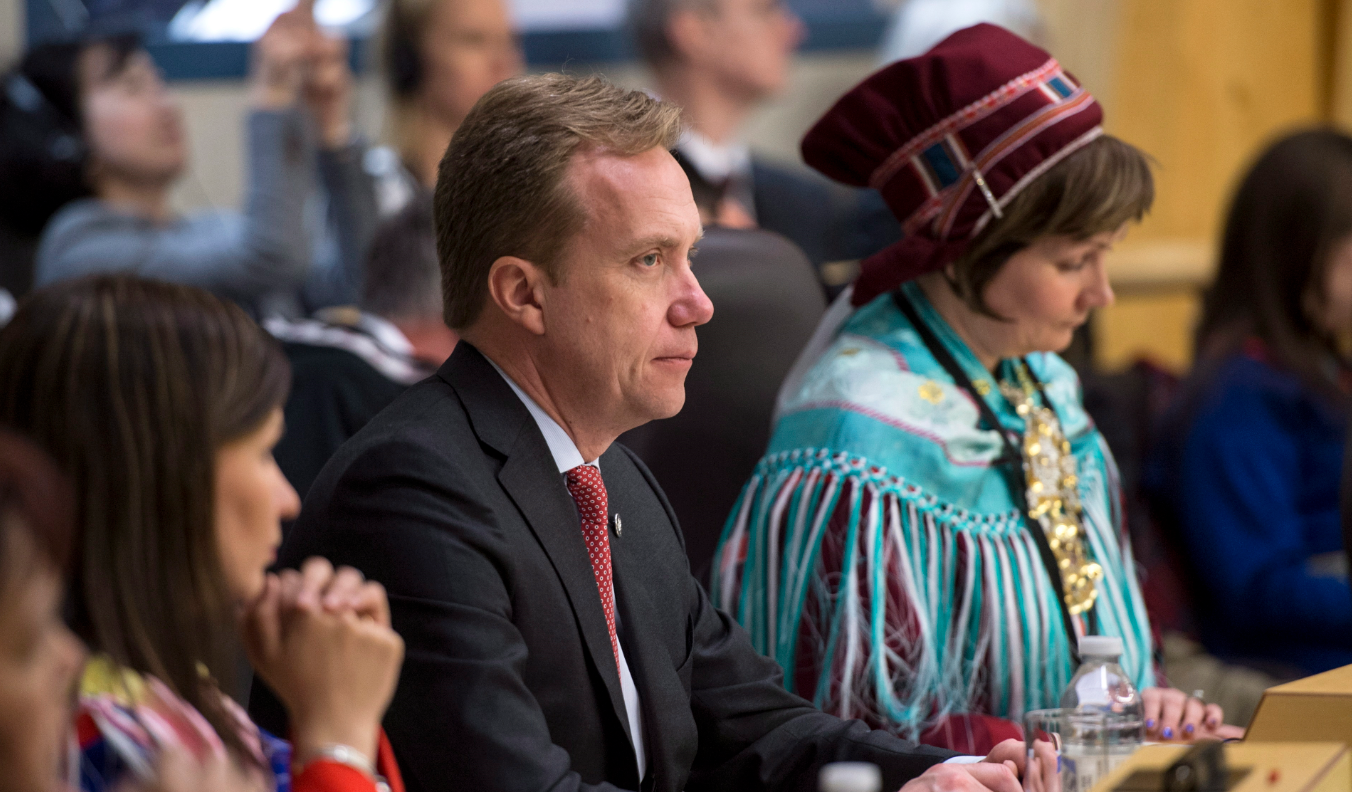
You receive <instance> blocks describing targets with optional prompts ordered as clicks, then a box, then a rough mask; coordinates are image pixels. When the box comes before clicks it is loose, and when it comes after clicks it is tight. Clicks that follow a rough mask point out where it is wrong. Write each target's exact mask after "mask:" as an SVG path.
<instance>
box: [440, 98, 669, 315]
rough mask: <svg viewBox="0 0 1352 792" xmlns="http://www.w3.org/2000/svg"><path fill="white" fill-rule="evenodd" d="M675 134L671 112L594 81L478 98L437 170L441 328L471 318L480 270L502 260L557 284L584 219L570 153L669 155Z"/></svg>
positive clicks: (479, 299) (480, 294) (483, 282)
mask: <svg viewBox="0 0 1352 792" xmlns="http://www.w3.org/2000/svg"><path fill="white" fill-rule="evenodd" d="M680 130H681V113H680V109H679V108H677V107H676V106H675V105H672V104H668V103H666V102H662V101H659V100H657V99H654V98H653V97H651V96H649V95H648V94H645V93H643V92H642V91H628V90H625V89H622V88H618V87H616V86H614V85H612V84H611V83H609V82H607V81H606V80H604V79H602V78H599V77H588V78H584V79H579V78H577V77H570V76H568V75H563V74H542V75H535V76H530V77H520V78H516V79H512V80H507V81H505V82H503V83H500V84H499V85H497V86H496V87H495V88H493V89H492V90H491V91H489V92H488V93H486V94H484V96H483V98H482V99H480V100H479V102H478V103H477V104H476V105H474V109H473V110H471V111H470V113H469V115H468V116H467V117H466V118H465V122H464V123H463V124H462V125H461V126H460V129H459V130H458V131H457V132H456V133H455V137H454V138H453V139H452V140H451V145H450V147H449V148H447V149H446V154H445V156H443V157H442V158H441V165H440V167H439V168H438V171H437V187H436V193H435V196H434V198H433V214H434V220H435V224H436V235H437V257H438V258H439V259H440V263H441V292H442V297H443V302H444V305H445V317H446V324H448V325H450V326H451V327H452V328H455V329H457V330H460V329H463V328H466V327H468V326H470V325H471V324H473V323H474V321H475V320H476V319H478V317H479V313H480V311H482V310H483V306H484V303H485V301H486V300H487V299H488V271H489V269H490V268H491V267H492V266H493V262H494V261H496V260H497V259H499V258H501V257H503V256H516V257H517V258H522V259H525V260H527V261H530V262H532V263H534V264H536V265H537V266H539V267H541V268H542V269H544V270H545V272H546V273H547V274H548V275H549V277H550V278H551V280H555V281H557V278H558V273H557V272H556V270H555V266H556V264H557V261H558V258H559V255H560V253H561V252H562V251H563V249H564V247H565V245H566V244H567V242H568V241H569V240H570V239H571V238H572V236H573V235H574V234H576V233H577V232H578V231H579V230H581V228H582V225H583V223H584V222H585V220H586V210H585V208H584V207H583V206H581V205H580V203H579V202H578V199H577V197H576V195H575V194H574V193H573V190H572V189H571V186H570V184H569V183H568V181H567V179H566V175H567V172H568V165H569V163H570V162H571V161H572V158H573V155H574V153H575V152H577V151H578V150H579V149H581V148H595V149H599V150H602V151H608V152H613V153H616V154H620V155H623V156H633V155H636V154H641V153H643V152H645V151H649V150H650V149H653V148H657V147H659V146H660V147H662V148H664V149H670V148H672V147H673V146H675V145H676V140H677V138H678V137H679V136H680Z"/></svg>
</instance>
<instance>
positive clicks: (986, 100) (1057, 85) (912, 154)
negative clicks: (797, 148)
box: [802, 24, 1103, 305]
mask: <svg viewBox="0 0 1352 792" xmlns="http://www.w3.org/2000/svg"><path fill="white" fill-rule="evenodd" d="M1102 122H1103V110H1102V108H1100V107H1099V104H1098V102H1096V101H1094V97H1092V96H1090V95H1089V92H1088V91H1085V90H1084V88H1082V87H1080V84H1079V83H1078V82H1076V81H1075V80H1074V79H1073V78H1072V77H1071V76H1070V75H1069V74H1067V73H1066V72H1065V71H1064V70H1063V69H1062V68H1061V65H1060V64H1059V63H1057V62H1056V60H1055V59H1054V58H1052V57H1051V55H1049V54H1047V53H1046V52H1044V51H1043V50H1041V49H1038V48H1037V47H1035V46H1033V45H1032V44H1029V43H1028V42H1027V41H1024V40H1023V39H1021V38H1019V37H1018V36H1016V35H1014V34H1013V33H1010V32H1009V31H1008V30H1005V29H1004V28H1000V27H996V26H995V25H987V24H981V25H976V26H973V27H969V28H965V29H963V30H959V31H958V32H956V33H954V34H953V35H951V36H949V37H948V38H946V39H944V40H943V41H941V42H939V43H938V44H936V45H935V46H934V48H933V49H931V50H930V51H929V52H926V53H925V54H924V55H921V56H919V57H917V58H910V59H908V60H903V61H898V62H897V63H894V64H892V65H890V66H888V67H886V68H884V69H882V70H881V71H879V72H877V73H875V74H873V75H872V76H871V77H869V78H868V79H866V80H864V81H863V82H862V83H860V84H859V85H857V86H855V87H854V89H853V90H851V91H850V92H849V93H847V94H845V95H844V96H843V97H841V98H840V101H838V102H836V104H835V106H834V107H832V108H831V109H830V110H829V111H827V113H826V115H825V116H823V117H822V118H821V120H819V121H818V122H817V123H816V124H815V125H814V126H813V127H812V129H811V130H809V131H808V133H807V135H806V136H805V137H804V138H803V144H802V150H803V159H804V160H805V161H806V162H807V164H809V165H811V166H812V167H813V168H816V169H817V170H819V171H821V172H822V173H824V174H826V175H827V176H830V177H831V178H832V179H835V180H836V181H840V182H844V183H845V184H852V185H854V186H856V187H873V188H874V189H876V190H878V191H879V192H880V193H882V196H883V200H884V201H886V202H887V205H888V207H890V208H891V210H892V213H893V214H895V215H896V216H897V219H898V220H900V221H901V228H902V231H903V233H904V234H905V237H904V238H903V239H902V240H901V241H900V242H897V243H896V244H894V245H892V246H890V247H887V248H884V249H883V250H881V251H879V252H878V253H875V254H874V255H872V256H869V257H868V258H866V259H864V261H863V263H862V265H861V270H860V274H859V278H858V279H857V280H856V281H855V284H854V297H853V300H852V301H853V302H854V304H855V305H863V304H864V303H866V302H868V301H869V300H872V299H873V298H874V297H877V296H878V295H879V294H882V293H884V292H887V291H890V290H892V289H894V288H896V287H897V286H898V285H900V284H902V283H905V282H906V281H908V280H911V279H913V278H915V277H918V276H920V275H923V274H925V273H927V272H934V271H936V270H939V269H942V268H943V267H945V266H946V265H948V264H949V263H951V262H953V261H954V260H956V259H957V258H958V257H959V256H961V255H962V253H963V251H964V250H966V249H967V245H968V244H970V243H971V241H972V238H973V237H975V236H976V235H977V234H978V233H979V232H980V231H981V229H982V228H984V227H985V225H986V223H987V222H989V221H990V219H991V217H992V216H994V217H997V218H998V217H1000V216H1001V210H1002V209H1003V207H1005V206H1006V205H1008V204H1009V202H1010V200H1012V199H1013V198H1014V196H1015V195H1017V194H1018V192H1019V191H1020V190H1021V189H1023V187H1024V186H1025V185H1027V184H1028V183H1029V182H1031V181H1032V180H1033V179H1035V178H1037V177H1038V176H1040V175H1041V174H1043V173H1045V172H1046V171H1047V169H1048V168H1050V167H1052V166H1053V165H1055V164H1056V163H1057V162H1060V161H1061V160H1062V159H1064V158H1065V157H1066V156H1067V155H1069V154H1070V153H1072V152H1074V151H1076V150H1078V149H1079V148H1081V147H1083V146H1084V145H1085V144H1086V143H1088V142H1089V141H1091V140H1093V139H1094V138H1096V137H1098V136H1099V135H1101V134H1103V128H1102V126H1100V125H1101V124H1102Z"/></svg>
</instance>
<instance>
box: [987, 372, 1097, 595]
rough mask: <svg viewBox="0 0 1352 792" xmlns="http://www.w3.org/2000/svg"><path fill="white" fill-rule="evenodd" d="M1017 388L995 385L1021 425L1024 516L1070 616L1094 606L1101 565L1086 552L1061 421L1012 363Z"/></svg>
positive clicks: (1072, 463) (1076, 479) (1071, 463)
mask: <svg viewBox="0 0 1352 792" xmlns="http://www.w3.org/2000/svg"><path fill="white" fill-rule="evenodd" d="M1014 370H1015V371H1016V372H1017V375H1018V378H1019V385H1018V386H1015V385H1013V384H1011V383H1008V382H1003V381H1002V382H1001V383H1000V393H1001V394H1003V395H1004V397H1005V398H1006V399H1008V400H1009V403H1010V404H1011V405H1013V407H1014V412H1016V413H1018V415H1019V417H1020V418H1022V419H1023V421H1024V431H1023V442H1022V444H1021V447H1020V451H1022V452H1023V472H1024V476H1025V478H1026V479H1027V482H1028V490H1027V492H1026V496H1027V499H1028V516H1029V517H1031V518H1032V519H1034V520H1036V521H1037V522H1038V525H1039V526H1041V528H1042V532H1043V533H1044V534H1045V535H1046V537H1047V544H1048V545H1049V546H1050V547H1051V551H1052V556H1053V557H1055V559H1056V566H1057V569H1058V570H1059V571H1060V573H1061V588H1062V591H1064V592H1065V601H1066V607H1067V609H1069V611H1070V614H1071V615H1072V616H1078V615H1079V614H1081V613H1084V612H1085V611H1087V610H1089V609H1090V608H1092V607H1094V600H1095V599H1097V598H1098V586H1097V583H1098V581H1099V580H1101V579H1102V578H1103V567H1101V566H1099V565H1098V563H1096V562H1095V561H1094V560H1093V559H1092V558H1091V557H1090V554H1089V546H1088V541H1087V539H1086V537H1085V532H1084V523H1083V510H1082V509H1081V507H1080V496H1079V490H1078V484H1079V468H1078V466H1077V465H1076V462H1075V457H1074V456H1073V455H1072V454H1071V453H1070V443H1069V442H1068V441H1067V440H1066V436H1065V433H1064V432H1062V431H1061V422H1060V421H1059V420H1057V417H1056V413H1055V412H1054V411H1053V410H1052V409H1051V408H1049V407H1046V406H1043V405H1040V404H1038V403H1036V402H1035V401H1034V399H1033V396H1034V394H1035V393H1036V388H1035V387H1034V385H1033V382H1032V378H1031V377H1029V375H1028V372H1027V371H1026V370H1025V369H1024V366H1023V364H1017V363H1016V364H1015V365H1014Z"/></svg>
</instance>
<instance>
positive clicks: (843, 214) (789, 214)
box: [629, 0, 901, 293]
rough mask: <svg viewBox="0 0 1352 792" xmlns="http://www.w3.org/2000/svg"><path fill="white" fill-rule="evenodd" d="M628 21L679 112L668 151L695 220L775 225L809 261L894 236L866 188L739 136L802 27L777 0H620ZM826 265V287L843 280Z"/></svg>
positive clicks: (779, 79) (784, 72) (861, 252)
mask: <svg viewBox="0 0 1352 792" xmlns="http://www.w3.org/2000/svg"><path fill="white" fill-rule="evenodd" d="M629 26H630V28H631V30H632V33H633V36H634V40H635V44H636V46H637V48H638V51H639V54H640V55H641V56H642V58H643V60H644V61H645V62H646V63H647V65H648V66H649V68H651V70H652V72H653V76H654V77H655V79H656V90H657V93H658V94H659V95H660V96H661V97H662V98H663V99H665V100H667V101H670V102H672V103H674V104H676V105H679V106H680V107H681V109H682V111H683V113H684V121H685V123H686V125H687V129H686V131H685V133H684V135H683V136H682V138H681V140H680V142H679V143H678V144H677V146H676V151H675V154H676V157H677V161H679V162H680V163H681V167H682V168H683V169H684V170H685V171H686V175H688V176H689V177H690V183H691V189H692V191H693V193H694V195H695V200H696V204H697V206H699V207H700V210H701V215H702V217H703V219H704V220H705V222H707V223H709V224H715V223H716V224H719V225H725V226H730V227H734V228H748V227H755V226H759V227H760V228H764V229H767V230H769V231H774V232H776V233H779V234H782V235H783V236H786V237H788V238H789V239H790V240H792V241H793V242H794V244H796V245H798V247H800V248H802V250H803V252H804V253H805V254H806V255H807V257H808V259H809V260H810V261H811V262H812V264H813V266H815V267H818V268H821V267H822V266H823V265H825V264H827V263H831V262H838V261H843V260H851V259H859V258H862V257H864V256H866V255H868V254H870V253H872V252H874V251H875V250H878V249H879V248H881V247H884V246H886V245H888V244H890V243H892V242H895V241H896V239H897V238H898V237H900V233H901V232H900V229H899V228H898V227H897V224H896V220H895V219H894V218H893V217H892V215H891V214H890V213H889V212H888V211H887V207H886V206H885V205H884V204H883V203H882V201H881V200H879V198H878V196H877V194H876V193H874V192H872V191H870V190H852V189H849V188H846V187H843V186H841V185H836V184H831V183H830V182H827V181H825V180H823V179H821V178H820V177H818V176H816V175H815V174H812V173H809V172H807V171H804V170H802V169H801V168H793V167H787V166H784V165H775V164H772V163H770V162H767V161H766V160H765V159H763V158H761V157H759V156H756V155H754V154H753V153H752V151H751V149H750V147H749V146H748V145H747V142H746V140H745V139H744V138H743V137H742V127H743V125H744V124H745V123H746V120H747V118H748V117H749V116H750V115H751V114H752V113H753V112H754V111H755V110H756V109H757V108H758V107H759V106H760V105H762V104H763V103H765V102H766V101H767V100H768V99H770V98H772V97H774V96H775V95H776V94H778V93H780V92H781V91H783V90H784V87H785V85H786V83H787V82H788V78H789V67H790V66H791V64H792V61H793V54H794V51H795V50H797V48H798V45H799V44H801V43H802V41H803V39H804V36H805V35H806V31H805V29H804V27H803V23H802V22H801V21H800V20H799V19H798V18H797V17H796V16H794V15H793V13H792V12H791V11H790V10H789V9H788V8H787V7H786V6H785V5H784V2H783V0H630V4H629ZM833 271H834V269H833V270H830V271H828V272H826V273H825V274H824V279H825V281H826V284H827V286H828V287H829V290H830V291H831V292H832V293H834V291H836V290H838V288H839V286H843V285H844V282H847V281H848V278H846V280H845V281H844V282H840V283H836V282H835V281H834V280H833V278H834V276H833V275H832V274H830V273H831V272H833ZM846 271H852V270H849V269H848V268H847V269H846Z"/></svg>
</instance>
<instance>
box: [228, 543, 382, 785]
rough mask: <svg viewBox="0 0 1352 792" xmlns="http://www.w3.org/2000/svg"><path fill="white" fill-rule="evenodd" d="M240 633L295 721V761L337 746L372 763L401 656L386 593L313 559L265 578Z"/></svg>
mask: <svg viewBox="0 0 1352 792" xmlns="http://www.w3.org/2000/svg"><path fill="white" fill-rule="evenodd" d="M243 626H244V630H243V632H244V643H245V650H246V651H247V652H248V654H249V661H250V662H251V663H252V664H253V667H254V670H255V671H256V672H257V673H258V675H259V676H260V677H262V678H263V680H264V681H265V682H267V683H268V686H269V687H270V688H272V690H273V692H274V693H276V694H277V697H278V698H279V699H280V700H281V702H282V704H284V705H285V706H286V710H287V713H288V714H289V715H290V717H291V730H292V738H293V743H294V748H295V757H296V760H297V761H298V762H299V763H303V762H304V761H305V758H306V757H307V756H308V755H310V754H312V753H313V752H314V751H316V750H318V749H319V748H321V747H323V746H325V745H332V744H335V743H337V744H342V745H347V746H351V747H353V748H356V749H357V750H359V751H362V752H364V753H365V754H366V756H368V757H370V758H374V757H375V750H376V742H377V739H378V735H379V730H380V720H381V717H382V716H383V715H384V713H385V709H386V707H388V706H389V703H390V698H391V697H392V696H393V695H394V688H395V683H396V682H397V681H398V679H399V666H400V664H401V663H402V662H403V656H404V642H403V640H402V639H401V638H400V637H399V635H398V634H397V633H395V632H394V630H392V629H391V628H390V608H389V602H388V600H387V599H386V596H385V589H384V588H383V587H382V586H381V585H380V584H379V583H372V582H369V581H366V580H365V579H363V578H362V575H361V573H360V572H358V571H357V570H355V569H352V568H351V567H342V568H340V569H337V570H334V568H333V566H332V565H331V564H329V562H328V561H326V560H324V559H322V558H311V559H309V560H308V561H306V562H305V564H304V565H303V566H302V567H301V570H300V571H299V572H297V571H295V570H291V569H288V570H284V571H282V572H281V574H280V575H268V578H267V583H266V585H265V586H264V589H263V593H262V594H260V595H259V596H258V599H256V600H255V601H254V602H253V603H251V604H250V605H249V606H248V609H247V611H246V613H245V615H244V625H243Z"/></svg>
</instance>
